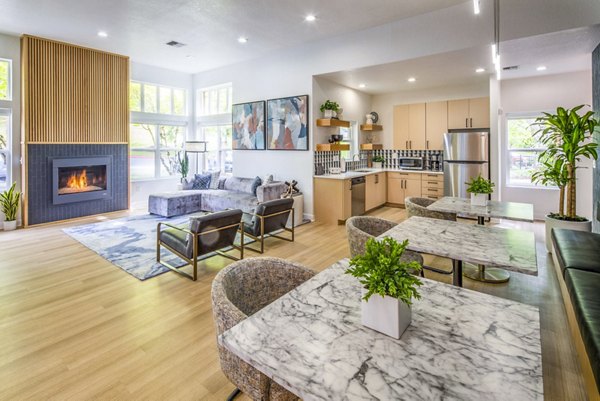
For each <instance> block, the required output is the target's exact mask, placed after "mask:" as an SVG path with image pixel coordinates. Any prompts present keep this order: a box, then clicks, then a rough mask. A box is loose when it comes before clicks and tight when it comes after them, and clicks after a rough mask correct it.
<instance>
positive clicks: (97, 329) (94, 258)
mask: <svg viewBox="0 0 600 401" xmlns="http://www.w3.org/2000/svg"><path fill="white" fill-rule="evenodd" d="M372 214H373V215H376V216H380V217H384V218H387V219H390V220H394V221H400V220H402V219H403V218H404V217H405V211H404V210H403V209H395V208H381V209H378V210H376V211H374V212H372ZM125 215H127V213H122V214H113V215H111V216H110V217H108V218H117V217H122V216H125ZM105 218H106V217H105ZM98 220H99V218H97V217H95V218H87V219H82V220H79V221H77V222H69V223H62V224H56V225H48V226H43V227H35V228H29V229H26V230H17V231H15V232H7V233H0V399H1V400H29V399H32V400H33V399H35V400H45V399H54V400H89V399H95V400H199V399H202V400H204V399H206V400H213V399H215V400H224V399H225V398H226V397H227V395H228V394H229V393H230V392H231V391H232V390H233V388H234V386H233V385H232V384H231V383H229V382H228V381H227V379H226V378H225V377H224V376H223V375H222V373H221V371H220V367H219V361H218V356H217V352H216V345H215V334H214V329H213V321H212V315H211V304H210V285H211V282H212V279H213V277H214V276H215V274H216V273H217V271H218V270H219V269H220V268H222V267H223V266H225V265H227V264H229V263H230V261H229V260H228V259H225V258H222V257H220V256H219V257H215V258H211V259H209V260H208V262H207V264H201V266H206V271H205V272H203V273H202V274H200V278H199V279H198V281H196V282H192V281H190V280H187V279H184V278H182V277H180V276H179V275H177V274H175V273H166V274H163V275H161V276H159V277H155V278H152V279H149V280H147V281H145V282H140V281H138V280H137V279H135V278H134V277H132V276H130V275H128V274H126V273H125V272H123V271H122V270H121V269H119V268H117V267H115V266H113V265H112V264H111V263H109V262H107V261H106V260H104V259H103V258H102V257H100V256H98V255H97V254H95V253H94V252H92V251H91V250H89V249H88V248H86V247H84V246H83V245H81V244H80V243H79V242H77V241H75V240H73V239H72V238H70V237H69V236H67V235H66V234H64V233H63V232H62V231H61V229H62V228H65V227H67V226H72V225H79V224H83V223H90V222H95V221H98ZM502 226H519V227H521V228H523V229H529V230H532V229H533V230H534V231H535V233H536V238H537V241H538V243H537V251H538V263H539V267H540V272H539V276H538V277H530V276H525V275H521V274H513V275H512V277H511V280H510V281H509V283H507V284H501V285H489V284H482V283H478V282H474V281H471V280H469V279H466V278H465V280H464V285H465V287H467V288H471V289H475V290H477V291H480V292H486V293H489V294H493V295H497V296H500V297H505V298H509V299H513V300H516V301H520V302H524V303H527V304H531V305H536V306H538V307H539V308H540V316H541V327H542V352H543V372H544V392H545V400H547V401H552V400H556V401H565V400H585V399H586V396H585V393H584V386H583V381H582V376H581V372H580V369H579V364H578V361H577V356H576V354H575V349H574V346H573V343H572V341H571V338H570V333H569V328H568V326H567V321H566V316H565V311H564V307H563V303H562V299H561V296H560V290H559V287H558V283H557V280H556V275H555V272H554V268H553V267H552V265H551V263H552V261H551V259H550V258H549V257H547V255H546V251H545V248H544V245H543V225H542V224H540V223H536V224H526V223H519V224H515V223H511V222H502ZM348 254H349V252H348V245H347V242H346V235H345V229H344V227H343V226H326V225H321V224H318V223H311V224H307V225H304V226H301V227H299V228H298V229H297V231H296V242H294V243H288V242H286V241H280V240H276V239H269V240H268V241H267V253H266V255H269V256H277V257H282V258H287V259H290V260H293V261H296V262H300V263H304V264H305V265H307V266H309V267H311V268H313V269H315V270H322V269H324V268H326V267H327V266H329V265H330V264H332V263H333V262H335V261H337V260H339V259H341V258H344V257H347V256H348ZM248 255H249V256H252V257H253V256H254V255H255V254H254V253H251V252H248ZM426 263H430V264H434V265H436V266H441V267H444V266H445V267H447V268H449V267H450V264H449V262H448V261H446V260H442V259H439V258H431V257H428V258H426ZM426 276H427V277H428V278H434V279H437V280H440V281H444V282H448V283H449V282H450V280H451V276H444V275H437V274H434V273H431V272H427V273H426ZM239 399H240V400H245V399H247V398H246V397H239ZM515 401H518V400H515Z"/></svg>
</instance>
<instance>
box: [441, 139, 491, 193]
mask: <svg viewBox="0 0 600 401" xmlns="http://www.w3.org/2000/svg"><path fill="white" fill-rule="evenodd" d="M489 158H490V134H489V132H487V131H480V132H449V133H446V134H444V195H445V196H455V197H459V198H468V197H469V196H470V194H468V193H467V185H466V184H465V183H466V182H467V181H469V180H471V178H473V177H477V176H478V175H479V174H481V175H482V176H483V177H484V178H486V179H489V177H490V163H489Z"/></svg>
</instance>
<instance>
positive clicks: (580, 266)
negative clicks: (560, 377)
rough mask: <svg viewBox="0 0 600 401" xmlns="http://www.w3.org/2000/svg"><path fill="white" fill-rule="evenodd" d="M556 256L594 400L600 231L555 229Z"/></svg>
mask: <svg viewBox="0 0 600 401" xmlns="http://www.w3.org/2000/svg"><path fill="white" fill-rule="evenodd" d="M552 245H553V248H554V252H553V258H554V263H555V265H556V270H557V274H558V276H559V282H560V286H561V291H562V295H563V300H564V303H565V309H566V311H567V317H568V318H569V325H570V326H571V331H572V333H573V337H574V340H575V345H576V347H577V352H578V354H579V357H580V360H581V363H582V369H583V374H584V377H585V380H586V385H587V389H588V395H589V398H590V400H597V399H600V393H599V390H600V387H599V386H598V384H600V234H594V233H590V232H584V231H573V230H565V229H553V230H552Z"/></svg>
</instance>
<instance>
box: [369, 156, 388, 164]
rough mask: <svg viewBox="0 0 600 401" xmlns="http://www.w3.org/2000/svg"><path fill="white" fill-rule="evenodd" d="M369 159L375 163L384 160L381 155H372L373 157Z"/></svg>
mask: <svg viewBox="0 0 600 401" xmlns="http://www.w3.org/2000/svg"><path fill="white" fill-rule="evenodd" d="M371 160H373V161H374V162H375V163H383V162H384V161H385V159H384V158H383V156H373V159H371Z"/></svg>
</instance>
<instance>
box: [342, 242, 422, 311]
mask: <svg viewBox="0 0 600 401" xmlns="http://www.w3.org/2000/svg"><path fill="white" fill-rule="evenodd" d="M407 245H408V241H403V242H402V243H399V242H397V241H396V240H394V239H393V238H389V237H388V238H384V239H383V240H381V241H377V240H376V239H373V238H370V239H369V240H368V241H367V243H366V246H365V253H364V254H362V255H358V256H356V257H354V258H353V259H352V260H351V261H350V267H349V268H348V269H347V270H346V273H347V274H350V275H352V276H354V277H356V278H358V280H359V281H360V283H361V284H362V285H363V286H364V288H365V289H366V290H367V292H366V294H365V295H364V297H363V299H364V300H365V301H368V300H369V298H370V297H371V296H372V295H373V294H378V295H380V296H382V297H385V296H388V297H393V298H397V299H398V300H400V301H402V302H404V303H405V304H407V305H411V304H412V299H413V298H415V299H420V298H421V296H420V295H419V292H418V291H417V287H419V286H421V285H423V283H422V282H421V280H419V278H418V277H417V276H415V275H414V274H413V273H417V272H419V271H420V270H421V269H422V266H421V265H420V264H419V263H418V262H414V261H413V262H406V261H403V260H401V257H402V254H403V253H404V251H405V250H406V247H407Z"/></svg>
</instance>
